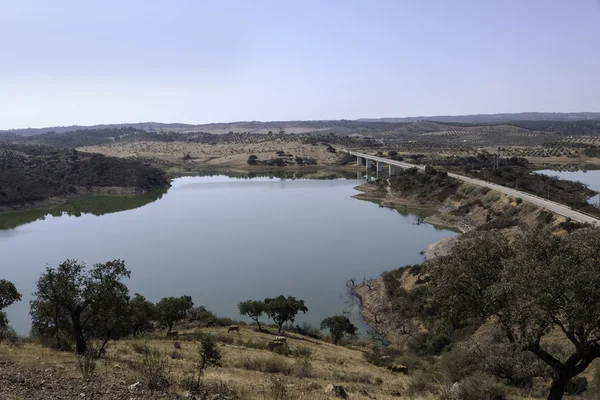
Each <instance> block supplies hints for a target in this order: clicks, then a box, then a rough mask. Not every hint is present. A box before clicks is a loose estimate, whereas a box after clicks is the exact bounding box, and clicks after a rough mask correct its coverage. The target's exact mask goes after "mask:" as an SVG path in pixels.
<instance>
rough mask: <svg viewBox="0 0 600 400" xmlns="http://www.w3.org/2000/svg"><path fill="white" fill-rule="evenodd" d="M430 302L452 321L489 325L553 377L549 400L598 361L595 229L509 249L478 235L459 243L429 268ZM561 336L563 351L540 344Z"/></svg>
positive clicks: (599, 248)
mask: <svg viewBox="0 0 600 400" xmlns="http://www.w3.org/2000/svg"><path fill="white" fill-rule="evenodd" d="M432 278H433V290H432V294H433V299H434V300H435V301H437V303H438V304H439V305H440V307H441V309H442V312H443V313H445V315H446V316H450V317H453V318H454V321H455V322H456V321H460V320H464V319H465V318H467V319H470V320H473V319H477V318H478V319H479V320H480V321H483V320H489V321H494V322H495V324H497V326H498V327H500V328H501V329H502V331H503V332H504V334H505V335H506V338H507V340H508V341H509V342H510V343H511V344H512V345H513V346H515V348H516V349H518V350H520V351H526V352H531V353H532V354H534V355H535V356H537V357H538V358H539V359H540V360H542V361H543V362H544V363H546V364H547V365H548V366H549V368H550V369H551V371H552V385H551V388H550V393H549V395H548V397H547V398H548V400H560V399H562V397H563V394H564V392H565V388H566V386H567V384H568V383H569V381H570V380H571V379H572V378H574V377H576V376H577V375H579V374H581V373H582V372H583V371H585V369H586V368H587V367H588V366H589V365H590V363H591V362H592V361H593V360H594V359H596V358H598V357H600V291H599V290H598V287H600V229H598V228H588V229H580V230H577V231H575V232H573V233H572V234H571V235H555V234H551V233H548V232H547V231H539V230H536V231H530V232H527V233H526V234H523V235H519V236H518V237H516V238H514V239H513V240H512V241H511V244H510V245H508V244H507V241H506V240H505V239H503V238H501V237H498V235H496V236H491V235H488V236H484V237H483V238H480V239H476V240H473V241H471V242H468V243H463V244H462V245H459V246H458V247H457V248H456V249H455V250H454V251H453V253H452V254H451V255H450V256H448V257H444V258H441V259H439V260H438V261H437V262H435V263H434V265H433V269H432ZM550 334H552V335H553V336H554V335H559V334H560V335H561V336H562V339H563V340H562V342H563V343H564V344H565V345H566V344H568V345H569V347H570V348H571V349H573V350H570V349H567V348H566V346H565V347H564V348H562V349H561V351H557V350H556V347H555V346H554V347H553V346H549V345H547V344H546V343H545V342H544V339H545V338H546V337H548V335H550Z"/></svg>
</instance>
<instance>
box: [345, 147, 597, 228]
mask: <svg viewBox="0 0 600 400" xmlns="http://www.w3.org/2000/svg"><path fill="white" fill-rule="evenodd" d="M349 153H350V154H352V155H353V156H357V157H363V158H368V159H369V160H373V161H379V162H382V163H385V164H388V165H390V164H391V165H396V166H398V167H401V168H414V167H416V168H418V169H420V170H424V169H425V167H423V166H420V165H415V164H411V163H407V162H403V161H394V160H390V159H388V158H383V157H376V156H372V155H369V154H365V153H358V152H355V151H349ZM448 175H449V176H451V177H453V178H456V179H458V180H460V181H463V182H468V183H472V184H473V185H477V186H484V187H488V188H490V189H493V190H497V191H498V192H501V193H505V194H507V195H510V196H514V197H520V198H521V199H523V200H524V201H527V202H529V203H532V204H535V205H537V206H540V207H543V208H545V209H547V210H549V211H552V212H554V213H556V214H559V215H563V216H565V217H569V218H571V219H572V220H574V221H578V222H587V223H590V224H593V225H600V220H599V219H597V218H595V217H592V216H590V215H587V214H583V213H581V212H579V211H575V210H573V209H571V208H569V207H568V206H565V205H563V204H560V203H556V202H554V201H550V200H546V199H544V198H542V197H538V196H535V195H533V194H529V193H526V192H522V191H520V190H515V189H511V188H508V187H506V186H502V185H497V184H495V183H489V182H485V181H482V180H479V179H474V178H469V177H466V176H463V175H458V174H454V173H450V172H449V173H448Z"/></svg>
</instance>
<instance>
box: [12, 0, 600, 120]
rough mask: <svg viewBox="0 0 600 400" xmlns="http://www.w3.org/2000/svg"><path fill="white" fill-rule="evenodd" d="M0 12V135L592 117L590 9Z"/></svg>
mask: <svg viewBox="0 0 600 400" xmlns="http://www.w3.org/2000/svg"><path fill="white" fill-rule="evenodd" d="M0 9H1V11H0V129H11V128H27V127H46V126H67V125H92V124H102V123H126V122H147V121H158V122H184V123H194V124H197V123H209V122H227V121H248V120H261V121H268V120H304V119H310V120H323V119H356V118H376V117H405V116H423V115H425V116H427V115H459V114H478V113H500V112H524V111H544V112H552V111H555V112H574V111H600V51H599V50H600V0H569V1H565V0H496V1H492V0H453V1H452V0H387V1H386V0H369V1H367V0H363V1H355V0H304V1H281V0H274V1H270V0H252V1H248V0H242V1H229V0H218V1H212V0H169V1H166V0H103V1H97V0H52V1H48V0H0Z"/></svg>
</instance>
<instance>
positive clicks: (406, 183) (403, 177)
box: [380, 166, 459, 202]
mask: <svg viewBox="0 0 600 400" xmlns="http://www.w3.org/2000/svg"><path fill="white" fill-rule="evenodd" d="M389 182H390V183H389V184H390V187H391V189H392V191H395V192H401V193H402V194H403V195H405V196H415V197H417V199H418V200H419V201H421V202H428V201H431V202H441V201H443V200H445V199H446V198H447V197H449V196H450V195H452V194H454V193H455V192H456V189H457V188H458V186H459V182H458V181H457V180H456V179H454V178H451V177H449V176H448V174H447V173H446V172H444V171H438V170H436V169H435V168H433V167H430V166H427V167H426V169H425V173H422V172H419V170H418V169H417V168H416V167H415V168H408V169H399V170H398V171H397V172H396V175H394V176H392V177H391V178H390V180H389ZM384 183H385V182H383V181H382V182H380V184H381V185H382V184H384Z"/></svg>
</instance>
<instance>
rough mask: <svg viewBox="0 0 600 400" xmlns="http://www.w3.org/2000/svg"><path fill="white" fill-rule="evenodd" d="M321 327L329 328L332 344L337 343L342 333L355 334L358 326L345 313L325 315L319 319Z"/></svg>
mask: <svg viewBox="0 0 600 400" xmlns="http://www.w3.org/2000/svg"><path fill="white" fill-rule="evenodd" d="M321 329H329V333H330V334H331V339H332V340H333V344H338V343H339V341H340V340H341V339H342V338H343V337H344V335H350V336H356V331H357V330H358V328H357V327H356V325H354V324H353V323H352V322H350V319H349V318H348V317H346V316H345V315H335V316H333V317H327V318H325V319H324V320H323V321H321Z"/></svg>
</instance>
